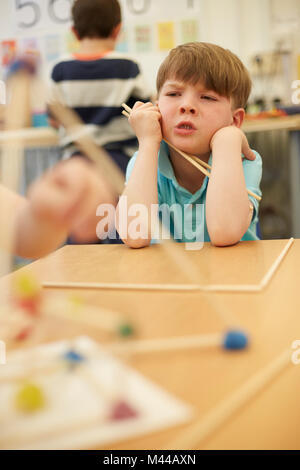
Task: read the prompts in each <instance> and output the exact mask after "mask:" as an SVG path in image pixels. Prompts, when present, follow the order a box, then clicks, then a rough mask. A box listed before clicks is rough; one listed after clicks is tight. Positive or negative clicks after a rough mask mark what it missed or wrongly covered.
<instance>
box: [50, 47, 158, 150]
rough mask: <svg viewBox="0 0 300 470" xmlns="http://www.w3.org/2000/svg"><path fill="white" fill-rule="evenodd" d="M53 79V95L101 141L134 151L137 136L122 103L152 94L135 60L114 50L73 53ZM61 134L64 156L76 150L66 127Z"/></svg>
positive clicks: (109, 147)
mask: <svg viewBox="0 0 300 470" xmlns="http://www.w3.org/2000/svg"><path fill="white" fill-rule="evenodd" d="M51 79H52V83H51V91H50V96H55V97H56V98H57V97H58V99H59V100H60V101H61V102H62V103H64V104H65V105H67V106H69V107H70V108H72V109H73V110H74V111H76V112H77V113H78V115H79V116H80V118H81V119H82V121H83V122H84V123H85V124H86V132H87V133H88V134H89V135H90V136H91V137H92V138H93V139H94V141H95V142H96V143H97V144H98V145H101V146H103V147H104V148H105V149H106V150H108V151H109V150H117V151H120V152H123V153H124V154H125V155H127V156H128V157H129V156H131V155H132V153H133V151H135V150H136V148H137V139H136V137H135V134H134V132H133V131H132V129H131V127H130V125H129V123H128V120H127V118H126V117H125V116H123V115H122V110H123V108H122V106H121V105H122V103H123V102H124V103H127V105H128V106H130V107H132V106H133V105H134V103H135V102H136V101H149V100H150V95H151V93H150V90H149V89H148V87H147V85H146V83H145V81H144V77H143V75H142V73H141V70H140V68H139V65H138V64H137V63H136V62H135V61H134V60H132V59H130V58H128V57H127V56H125V55H124V54H121V53H119V52H115V51H110V52H107V53H105V54H102V55H97V56H94V57H92V56H81V55H76V54H74V55H73V56H68V57H66V58H65V59H63V60H61V61H60V62H59V63H57V64H56V65H55V66H54V68H53V70H52V74H51ZM50 99H51V98H50ZM60 137H61V139H60V144H61V146H62V147H64V150H65V152H64V157H65V158H66V157H68V156H70V155H71V154H72V153H74V152H76V150H77V148H76V146H75V145H74V144H73V142H72V140H71V139H70V138H69V137H67V136H66V135H65V133H64V131H63V130H61V131H60Z"/></svg>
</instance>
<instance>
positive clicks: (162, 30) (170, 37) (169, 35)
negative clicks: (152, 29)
mask: <svg viewBox="0 0 300 470" xmlns="http://www.w3.org/2000/svg"><path fill="white" fill-rule="evenodd" d="M157 28H158V47H159V50H160V51H167V50H169V49H173V47H175V32H174V22H173V21H166V22H164V23H158V24H157Z"/></svg>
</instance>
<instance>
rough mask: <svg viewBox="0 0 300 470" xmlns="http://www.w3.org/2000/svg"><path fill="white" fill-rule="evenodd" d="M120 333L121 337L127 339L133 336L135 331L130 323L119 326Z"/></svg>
mask: <svg viewBox="0 0 300 470" xmlns="http://www.w3.org/2000/svg"><path fill="white" fill-rule="evenodd" d="M118 332H119V334H120V336H123V337H127V336H131V335H133V333H134V329H133V327H132V326H131V325H129V323H124V324H123V325H120V326H119V328H118Z"/></svg>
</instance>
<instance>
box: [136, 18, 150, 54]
mask: <svg viewBox="0 0 300 470" xmlns="http://www.w3.org/2000/svg"><path fill="white" fill-rule="evenodd" d="M151 48H152V41H151V27H150V26H149V25H146V24H144V25H137V26H136V27H135V50H136V52H150V51H151Z"/></svg>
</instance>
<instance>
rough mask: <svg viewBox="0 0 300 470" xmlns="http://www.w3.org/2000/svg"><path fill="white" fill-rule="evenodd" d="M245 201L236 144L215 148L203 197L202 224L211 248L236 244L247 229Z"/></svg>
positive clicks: (247, 204) (243, 180) (247, 217)
mask: <svg viewBox="0 0 300 470" xmlns="http://www.w3.org/2000/svg"><path fill="white" fill-rule="evenodd" d="M249 214H250V202H249V199H248V194H247V189H246V184H245V178H244V173H243V165H242V159H241V146H240V143H239V142H238V140H234V139H233V140H232V141H231V142H230V143H228V142H227V143H226V146H225V145H223V146H221V145H220V142H219V145H217V144H216V145H215V147H214V148H213V164H212V171H211V176H210V180H209V183H208V188H207V197H206V221H207V228H208V232H209V235H210V239H211V241H212V243H213V244H215V245H220V246H226V245H233V244H235V243H237V242H238V241H239V240H240V239H241V238H242V236H243V235H244V233H245V232H246V230H247V228H248V225H249Z"/></svg>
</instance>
